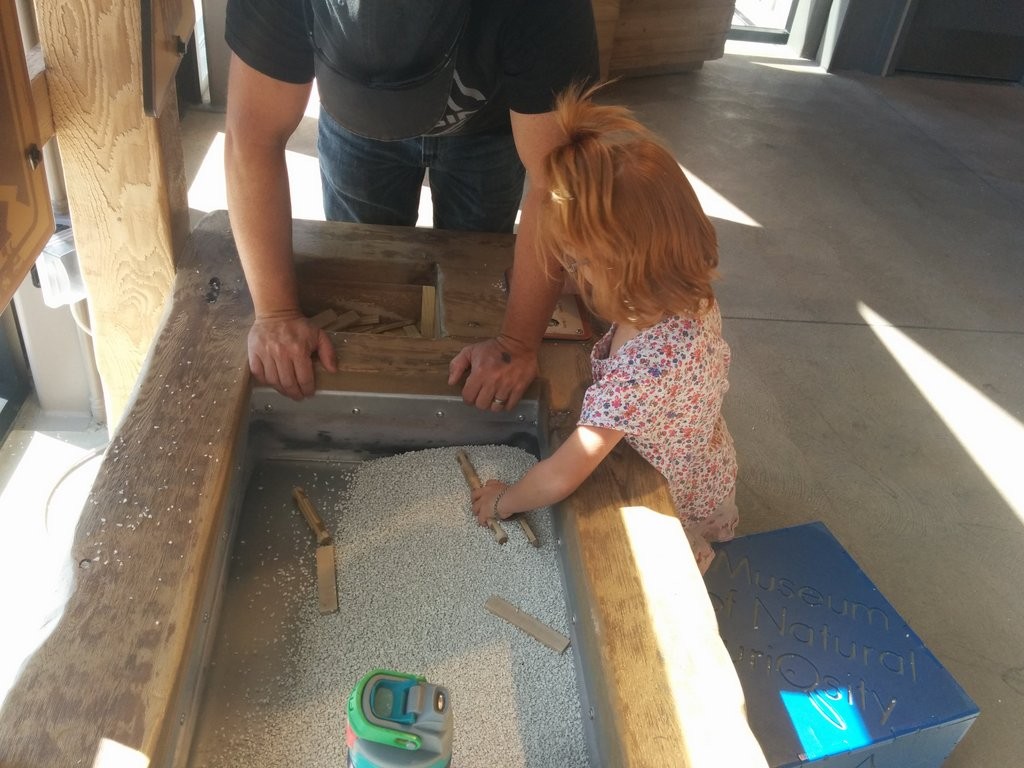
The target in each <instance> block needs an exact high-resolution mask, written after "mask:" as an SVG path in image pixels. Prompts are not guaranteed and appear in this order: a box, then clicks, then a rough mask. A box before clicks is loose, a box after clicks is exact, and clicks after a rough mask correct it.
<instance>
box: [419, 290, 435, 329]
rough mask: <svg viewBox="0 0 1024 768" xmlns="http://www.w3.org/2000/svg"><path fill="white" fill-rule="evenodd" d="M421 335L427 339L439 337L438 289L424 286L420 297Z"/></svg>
mask: <svg viewBox="0 0 1024 768" xmlns="http://www.w3.org/2000/svg"><path fill="white" fill-rule="evenodd" d="M420 335H421V336H422V337H423V338H425V339H432V338H434V337H435V336H437V289H436V288H434V286H432V285H424V286H423V292H422V294H421V296H420Z"/></svg>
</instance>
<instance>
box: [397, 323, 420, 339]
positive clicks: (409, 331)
mask: <svg viewBox="0 0 1024 768" xmlns="http://www.w3.org/2000/svg"><path fill="white" fill-rule="evenodd" d="M402 333H404V334H405V335H406V336H408V337H409V338H410V339H422V338H423V336H422V334H420V332H419V331H417V330H416V326H415V325H413V324H412V323H409V325H403V326H402Z"/></svg>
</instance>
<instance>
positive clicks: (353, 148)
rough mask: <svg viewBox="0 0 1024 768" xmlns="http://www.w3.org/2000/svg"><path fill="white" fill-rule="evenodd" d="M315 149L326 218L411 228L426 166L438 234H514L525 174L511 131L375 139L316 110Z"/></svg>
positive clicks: (323, 111)
mask: <svg viewBox="0 0 1024 768" xmlns="http://www.w3.org/2000/svg"><path fill="white" fill-rule="evenodd" d="M317 150H318V152H319V154H320V179H321V182H322V185H323V197H324V213H325V214H326V216H327V220H328V221H352V222H358V223H362V224H396V225H402V226H410V227H411V226H414V225H415V224H416V216H417V214H418V211H419V199H420V187H421V186H422V184H423V174H424V171H425V170H426V169H427V168H429V169H430V193H431V197H432V198H433V202H434V227H435V228H436V229H458V230H465V231H471V232H511V231H512V225H513V224H514V223H515V220H516V213H517V211H518V210H519V202H520V199H521V198H522V194H523V180H524V179H525V177H526V171H525V169H524V168H523V164H522V162H521V161H520V160H519V153H518V152H517V151H516V147H515V142H514V141H513V140H512V136H511V135H510V134H497V135H486V136H423V137H420V138H416V139H405V140H403V141H377V140H375V139H367V138H364V137H362V136H357V135H356V134H354V133H352V132H351V131H348V130H346V129H345V128H343V127H342V126H340V125H338V123H337V122H335V120H334V119H333V118H332V117H331V116H330V115H328V114H327V112H326V111H325V110H323V109H321V110H320V120H319V135H318V138H317Z"/></svg>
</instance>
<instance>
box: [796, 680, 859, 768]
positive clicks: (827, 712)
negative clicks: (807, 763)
mask: <svg viewBox="0 0 1024 768" xmlns="http://www.w3.org/2000/svg"><path fill="white" fill-rule="evenodd" d="M779 695H780V696H781V697H782V703H783V705H784V706H785V707H786V712H787V713H789V719H790V720H791V721H792V723H793V728H794V730H795V731H796V734H797V736H798V737H799V739H800V745H801V746H802V747H803V750H804V754H805V755H806V759H807V760H816V759H817V758H819V757H827V756H828V755H835V754H838V753H839V752H848V751H850V750H851V749H857V748H858V747H863V746H865V745H867V744H870V743H871V736H870V734H868V730H867V728H866V727H865V726H864V718H862V717H861V714H860V712H859V711H858V710H857V707H856V705H855V704H854V703H853V696H852V695H851V692H850V691H849V690H848V689H846V688H828V689H823V690H815V691H781V692H780V693H779Z"/></svg>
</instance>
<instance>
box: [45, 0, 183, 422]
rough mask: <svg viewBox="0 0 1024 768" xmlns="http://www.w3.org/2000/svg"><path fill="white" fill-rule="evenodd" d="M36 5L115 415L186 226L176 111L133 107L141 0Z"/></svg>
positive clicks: (126, 395) (141, 356)
mask: <svg viewBox="0 0 1024 768" xmlns="http://www.w3.org/2000/svg"><path fill="white" fill-rule="evenodd" d="M36 13H37V20H38V27H39V35H40V38H41V39H42V42H43V47H44V49H45V50H46V83H47V85H48V88H49V94H50V99H49V100H50V104H51V106H52V115H53V127H54V129H55V132H56V135H57V136H58V138H59V140H60V150H61V159H62V164H63V170H64V180H65V183H66V187H67V194H68V202H69V207H70V212H71V223H72V227H73V229H74V232H75V245H76V249H77V252H78V258H79V262H80V265H81V270H82V276H83V278H84V280H85V284H86V288H87V290H88V294H89V311H90V321H91V325H92V329H93V343H94V346H95V350H96V363H97V367H98V368H99V372H100V378H101V380H102V383H103V390H104V399H105V401H106V412H107V417H108V421H109V423H110V424H111V426H113V425H114V424H116V423H117V422H118V420H119V419H120V417H121V415H122V413H123V412H124V410H125V406H126V404H127V403H128V401H129V399H130V397H131V394H132V392H133V390H134V388H135V383H136V380H137V378H138V376H139V372H140V370H141V368H142V364H143V361H144V360H145V358H146V355H147V354H148V352H149V348H150V344H151V343H152V341H153V337H154V334H155V333H156V329H157V326H158V324H159V322H160V319H161V317H162V315H163V310H164V302H165V301H166V299H167V298H168V294H169V292H170V287H171V282H172V279H173V277H174V265H175V258H176V256H177V254H178V253H179V252H180V250H181V248H182V247H183V244H184V242H185V239H186V237H187V236H188V230H189V221H188V203H187V195H186V190H185V171H184V160H183V156H182V148H181V137H180V130H179V124H178V112H177V107H176V102H175V99H174V98H171V99H169V100H168V101H169V105H168V107H167V108H166V109H165V110H164V111H163V113H162V114H161V116H160V118H158V119H154V118H149V117H146V115H145V114H144V112H143V106H142V72H141V68H140V67H139V64H138V63H139V61H140V60H141V56H142V50H141V49H142V41H141V36H140V33H139V30H140V29H141V18H140V7H139V3H137V2H130V1H129V0H78V1H77V2H71V3H69V2H66V1H65V0H38V2H37V3H36ZM183 354H184V352H183Z"/></svg>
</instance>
